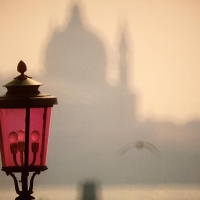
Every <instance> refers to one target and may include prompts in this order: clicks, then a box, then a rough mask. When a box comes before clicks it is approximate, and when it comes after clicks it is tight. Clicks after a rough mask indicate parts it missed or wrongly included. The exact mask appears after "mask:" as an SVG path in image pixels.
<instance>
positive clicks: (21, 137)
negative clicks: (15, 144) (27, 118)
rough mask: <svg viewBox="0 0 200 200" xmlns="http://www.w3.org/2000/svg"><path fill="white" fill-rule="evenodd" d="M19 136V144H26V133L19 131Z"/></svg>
mask: <svg viewBox="0 0 200 200" xmlns="http://www.w3.org/2000/svg"><path fill="white" fill-rule="evenodd" d="M17 135H18V140H19V142H25V132H24V131H23V130H19V131H18V132H17Z"/></svg>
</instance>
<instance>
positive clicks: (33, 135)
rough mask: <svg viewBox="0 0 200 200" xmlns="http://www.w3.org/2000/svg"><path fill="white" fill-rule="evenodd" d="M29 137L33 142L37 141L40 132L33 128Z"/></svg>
mask: <svg viewBox="0 0 200 200" xmlns="http://www.w3.org/2000/svg"><path fill="white" fill-rule="evenodd" d="M31 139H32V141H33V142H38V140H39V139H40V133H39V132H38V131H37V130H34V131H33V132H32V133H31Z"/></svg>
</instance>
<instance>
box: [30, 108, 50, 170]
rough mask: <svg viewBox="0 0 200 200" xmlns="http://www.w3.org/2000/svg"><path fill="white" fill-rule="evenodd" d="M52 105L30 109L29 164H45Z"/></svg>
mask: <svg viewBox="0 0 200 200" xmlns="http://www.w3.org/2000/svg"><path fill="white" fill-rule="evenodd" d="M50 117H51V107H49V108H31V109H30V137H29V144H30V145H29V165H32V166H45V165H46V157H47V147H48V137H49V126H50Z"/></svg>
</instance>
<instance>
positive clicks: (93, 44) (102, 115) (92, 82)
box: [45, 3, 200, 191]
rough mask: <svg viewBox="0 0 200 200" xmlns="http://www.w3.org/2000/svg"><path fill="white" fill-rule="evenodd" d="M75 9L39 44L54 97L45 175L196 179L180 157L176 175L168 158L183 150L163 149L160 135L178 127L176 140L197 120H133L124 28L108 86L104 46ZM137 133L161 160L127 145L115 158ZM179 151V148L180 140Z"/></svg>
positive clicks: (133, 102)
mask: <svg viewBox="0 0 200 200" xmlns="http://www.w3.org/2000/svg"><path fill="white" fill-rule="evenodd" d="M82 15H83V14H82V10H81V5H80V3H79V4H75V5H73V6H72V9H71V18H70V20H69V23H68V24H67V26H66V27H65V29H64V30H62V31H59V30H55V31H54V32H53V35H52V38H51V39H50V41H49V44H48V46H47V51H46V60H45V66H46V78H47V80H46V81H45V82H46V83H48V81H49V80H50V81H51V83H52V90H54V91H52V90H51V92H52V93H54V94H55V95H57V96H58V100H59V107H58V108H56V109H57V113H55V112H54V115H53V118H54V119H53V121H54V126H53V127H52V135H51V148H50V151H51V153H50V155H51V157H50V159H49V160H50V162H51V167H50V170H52V173H51V174H52V176H54V175H56V179H55V180H54V181H58V182H59V183H61V182H64V183H66V182H68V183H74V182H77V181H79V180H81V179H83V178H87V177H95V178H97V179H99V180H101V181H102V182H103V183H105V182H107V183H109V182H110V183H151V182H154V183H163V182H170V181H174V180H175V181H179V182H181V181H184V180H187V179H188V177H189V179H191V180H195V181H197V177H196V176H195V172H197V169H194V167H193V165H192V164H187V169H188V170H189V171H190V172H191V171H192V173H190V174H184V176H181V174H182V173H183V172H184V171H185V168H183V167H182V166H185V165H184V164H185V163H184V159H182V160H180V162H178V163H176V164H174V165H173V164H171V161H173V159H174V154H175V155H177V156H178V158H179V159H180V158H183V157H184V156H185V154H184V155H183V154H180V152H179V151H177V149H180V148H182V147H180V146H175V145H174V146H173V148H171V147H170V148H169V146H170V145H171V143H170V142H171V141H169V140H167V139H166V140H165V138H167V137H166V136H167V135H168V134H171V135H173V134H174V135H176V134H180V139H181V137H185V135H186V134H188V132H191V134H197V132H198V131H199V129H200V123H199V121H197V122H195V124H194V126H193V125H191V124H188V125H185V126H178V125H175V124H174V123H173V122H165V121H164V122H156V121H154V120H152V119H147V120H145V121H142V122H141V121H139V120H138V119H137V103H136V96H135V94H133V93H132V92H131V91H130V90H129V89H128V87H127V84H128V76H127V73H128V68H129V67H130V66H128V62H127V59H126V58H127V55H128V53H129V49H128V45H127V38H126V32H125V30H122V34H121V38H120V42H119V44H120V45H119V49H118V50H119V55H120V56H119V66H118V67H119V72H120V73H119V77H120V82H119V84H118V85H117V86H110V85H109V84H108V83H107V82H106V78H105V77H106V70H107V56H106V51H105V47H104V45H103V43H102V42H101V39H100V38H98V37H97V36H96V35H95V33H93V32H92V31H91V28H90V27H89V26H88V25H87V24H85V20H84V21H83V18H84V17H82ZM51 83H50V84H51ZM56 109H55V110H56ZM190 125H191V126H190ZM194 127H197V128H195V129H194ZM137 140H144V141H149V142H151V143H152V144H154V145H155V146H156V147H158V149H160V148H161V152H162V153H163V154H165V153H166V154H167V157H166V158H167V159H166V160H165V159H163V160H158V159H157V158H154V157H153V155H151V152H150V154H148V153H149V152H147V153H146V154H145V153H144V154H134V156H132V155H131V156H130V152H127V154H126V155H124V156H122V157H120V158H116V157H115V155H116V152H117V151H118V150H119V149H120V148H121V147H122V146H123V145H125V144H126V143H128V142H131V141H137ZM172 145H173V144H172ZM196 148H197V147H196ZM182 150H183V152H184V151H185V149H184V147H183V148H182ZM58 152H59V153H58ZM188 155H190V153H188ZM189 158H190V159H191V161H193V162H196V165H195V166H197V164H198V163H199V164H200V162H199V161H197V159H196V158H197V157H196V156H193V157H191V156H190V157H189ZM172 163H173V162H172ZM166 166H167V167H166ZM169 174H172V175H170V176H168V175H169ZM49 177H50V176H49ZM175 177H176V179H175ZM180 177H181V178H180ZM50 178H51V177H50ZM51 179H52V178H51ZM199 180H200V179H199ZM85 187H86V188H85V191H87V190H90V189H88V188H92V186H91V185H90V186H85Z"/></svg>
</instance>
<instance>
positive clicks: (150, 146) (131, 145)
mask: <svg viewBox="0 0 200 200" xmlns="http://www.w3.org/2000/svg"><path fill="white" fill-rule="evenodd" d="M132 148H136V149H144V148H145V149H147V150H149V151H151V152H152V153H153V154H154V155H156V156H160V155H161V152H160V151H159V150H158V148H156V147H155V146H154V145H153V144H151V143H149V142H144V141H137V142H130V143H128V144H126V145H125V146H124V147H123V148H122V149H120V150H119V155H120V156H122V155H124V154H125V153H126V152H128V151H129V150H131V149H132Z"/></svg>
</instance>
